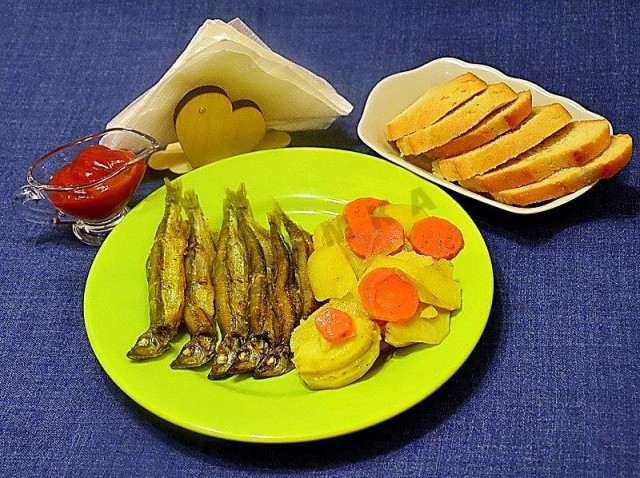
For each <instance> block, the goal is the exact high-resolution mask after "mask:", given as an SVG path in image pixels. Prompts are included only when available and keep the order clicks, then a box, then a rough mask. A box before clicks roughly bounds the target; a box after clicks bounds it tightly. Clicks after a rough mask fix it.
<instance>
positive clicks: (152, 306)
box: [127, 179, 189, 361]
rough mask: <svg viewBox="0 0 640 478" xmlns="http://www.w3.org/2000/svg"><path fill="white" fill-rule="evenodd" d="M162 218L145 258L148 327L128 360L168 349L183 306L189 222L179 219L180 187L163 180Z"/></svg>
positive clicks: (180, 212) (129, 354)
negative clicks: (147, 255) (164, 190)
mask: <svg viewBox="0 0 640 478" xmlns="http://www.w3.org/2000/svg"><path fill="white" fill-rule="evenodd" d="M164 184H165V186H166V189H167V192H166V196H165V202H164V204H165V206H164V216H163V217H162V221H160V225H159V226H158V229H157V231H156V236H155V239H154V242H153V246H152V247H151V253H150V254H149V257H148V258H147V264H146V267H147V283H148V286H149V313H150V314H149V315H150V322H151V323H150V326H149V328H148V329H147V331H146V332H144V333H143V334H142V335H141V336H140V337H138V340H137V341H136V343H135V345H134V346H133V347H132V348H131V350H129V352H128V353H127V357H129V358H130V359H131V360H136V361H138V360H147V359H150V358H153V357H158V356H160V355H162V354H163V353H164V352H166V351H167V350H168V349H169V348H170V347H171V340H172V339H173V337H174V336H175V335H176V332H177V331H178V327H179V326H180V323H181V322H182V316H183V310H184V304H185V293H184V292H185V286H186V280H185V269H184V252H185V250H186V248H187V244H188V237H189V223H188V222H187V221H186V220H185V219H184V218H183V217H182V186H181V184H180V183H178V182H176V183H173V184H171V183H170V182H169V181H168V180H167V179H165V180H164Z"/></svg>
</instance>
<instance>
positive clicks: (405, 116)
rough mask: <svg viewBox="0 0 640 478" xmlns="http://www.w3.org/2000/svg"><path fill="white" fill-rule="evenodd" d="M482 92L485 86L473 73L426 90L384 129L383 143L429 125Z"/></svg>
mask: <svg viewBox="0 0 640 478" xmlns="http://www.w3.org/2000/svg"><path fill="white" fill-rule="evenodd" d="M486 88H487V84H486V83H485V82H484V81H482V80H481V79H480V78H478V77H477V76H476V75H474V74H473V73H465V74H464V75H460V76H458V77H456V78H453V79H452V80H449V81H447V82H445V83H441V84H439V85H436V86H433V87H431V88H429V89H428V90H427V91H426V92H425V93H424V94H423V95H422V96H421V97H420V98H418V99H417V100H416V101H415V102H414V103H413V104H412V105H411V106H409V107H408V108H407V109H406V110H404V111H403V112H402V113H400V114H399V115H398V116H396V117H395V118H394V119H392V120H391V121H390V122H389V123H387V124H386V125H385V128H384V131H385V136H386V138H387V141H395V140H397V139H399V138H401V137H402V136H406V135H408V134H410V133H413V132H414V131H418V130H419V129H422V128H426V127H427V126H430V125H432V124H433V123H435V122H436V121H438V120H439V119H440V118H442V117H443V116H444V115H446V114H447V113H448V112H449V111H451V110H452V109H454V108H455V107H457V106H459V105H461V104H462V103H464V102H465V101H467V100H468V99H470V98H472V97H474V96H475V95H477V94H478V93H480V92H482V91H484V90H485V89H486Z"/></svg>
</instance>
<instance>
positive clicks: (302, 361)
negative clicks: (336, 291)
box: [291, 300, 381, 389]
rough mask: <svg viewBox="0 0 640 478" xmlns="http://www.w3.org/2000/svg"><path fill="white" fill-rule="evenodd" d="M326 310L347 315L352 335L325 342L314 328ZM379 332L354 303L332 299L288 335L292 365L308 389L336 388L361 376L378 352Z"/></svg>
mask: <svg viewBox="0 0 640 478" xmlns="http://www.w3.org/2000/svg"><path fill="white" fill-rule="evenodd" d="M326 307H334V308H336V309H339V310H342V311H344V312H346V313H347V314H349V315H350V316H351V318H352V319H353V321H354V326H355V334H354V335H353V336H352V337H349V338H348V339H345V340H342V341H340V342H338V343H333V344H332V343H331V342H329V341H327V340H326V339H325V338H324V336H323V335H322V334H321V333H320V332H319V331H318V329H317V328H316V325H315V317H316V316H317V314H318V313H320V312H321V311H322V310H323V309H324V308H326ZM380 340H381V338H380V329H379V327H378V326H377V325H376V324H375V323H374V322H372V321H371V320H369V319H368V318H367V316H366V313H365V312H364V309H362V306H361V305H360V304H358V302H357V301H341V300H332V301H330V302H329V304H326V305H324V306H322V307H321V308H320V309H318V310H317V311H316V312H314V313H313V314H311V315H310V316H309V318H308V319H306V320H303V321H302V322H300V325H298V327H296V329H295V330H294V331H293V334H292V336H291V350H292V351H293V363H294V364H295V366H296V369H297V370H298V373H299V374H300V377H301V378H302V380H304V381H305V383H306V384H307V385H308V386H309V387H310V388H312V389H326V388H339V387H343V386H345V385H348V384H349V383H352V382H354V381H356V380H358V379H359V378H360V377H362V376H363V375H364V374H365V373H367V371H368V370H369V369H370V368H371V366H372V365H373V363H374V362H375V360H376V358H377V357H378V355H379V353H380Z"/></svg>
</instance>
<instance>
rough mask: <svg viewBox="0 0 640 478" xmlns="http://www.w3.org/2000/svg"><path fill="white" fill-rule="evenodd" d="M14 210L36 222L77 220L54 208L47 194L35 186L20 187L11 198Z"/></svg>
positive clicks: (55, 222)
mask: <svg viewBox="0 0 640 478" xmlns="http://www.w3.org/2000/svg"><path fill="white" fill-rule="evenodd" d="M11 206H12V207H13V211H14V212H15V213H16V214H17V215H18V216H20V217H22V218H23V219H26V220H27V221H29V222H33V223H36V224H74V223H75V222H76V221H74V220H73V219H70V218H69V217H68V216H66V215H64V214H62V213H60V212H59V211H58V210H57V209H56V208H54V207H53V206H52V205H51V203H50V202H49V200H48V199H47V197H46V195H45V194H44V193H43V192H42V191H41V190H39V189H37V188H34V187H33V186H29V185H24V186H22V187H20V188H19V189H18V190H17V191H16V192H15V193H14V194H13V198H12V199H11Z"/></svg>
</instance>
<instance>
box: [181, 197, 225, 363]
mask: <svg viewBox="0 0 640 478" xmlns="http://www.w3.org/2000/svg"><path fill="white" fill-rule="evenodd" d="M183 202H184V204H183V207H184V210H185V212H186V213H187V217H188V218H189V222H190V223H191V231H190V234H189V246H188V247H187V252H186V257H185V271H186V281H187V286H186V290H185V302H186V303H185V309H184V316H183V318H184V323H185V325H186V326H187V329H188V330H189V333H190V334H191V339H190V340H189V342H187V343H186V344H185V346H184V347H183V348H182V350H181V351H180V353H179V354H178V356H177V357H176V359H175V360H174V361H173V362H172V363H171V368H176V369H182V368H194V367H199V366H201V365H203V364H205V363H207V362H208V361H209V360H211V358H212V357H213V354H214V353H215V348H216V341H217V339H218V333H217V330H216V325H215V319H214V317H215V307H214V299H215V290H214V287H213V281H212V274H213V265H214V263H215V258H216V247H215V237H214V234H213V231H212V230H211V228H210V226H209V224H208V223H207V220H206V219H205V217H204V213H203V212H202V209H201V208H200V203H199V201H198V197H197V196H196V193H195V192H194V191H193V190H189V191H186V192H185V195H184V198H183Z"/></svg>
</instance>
